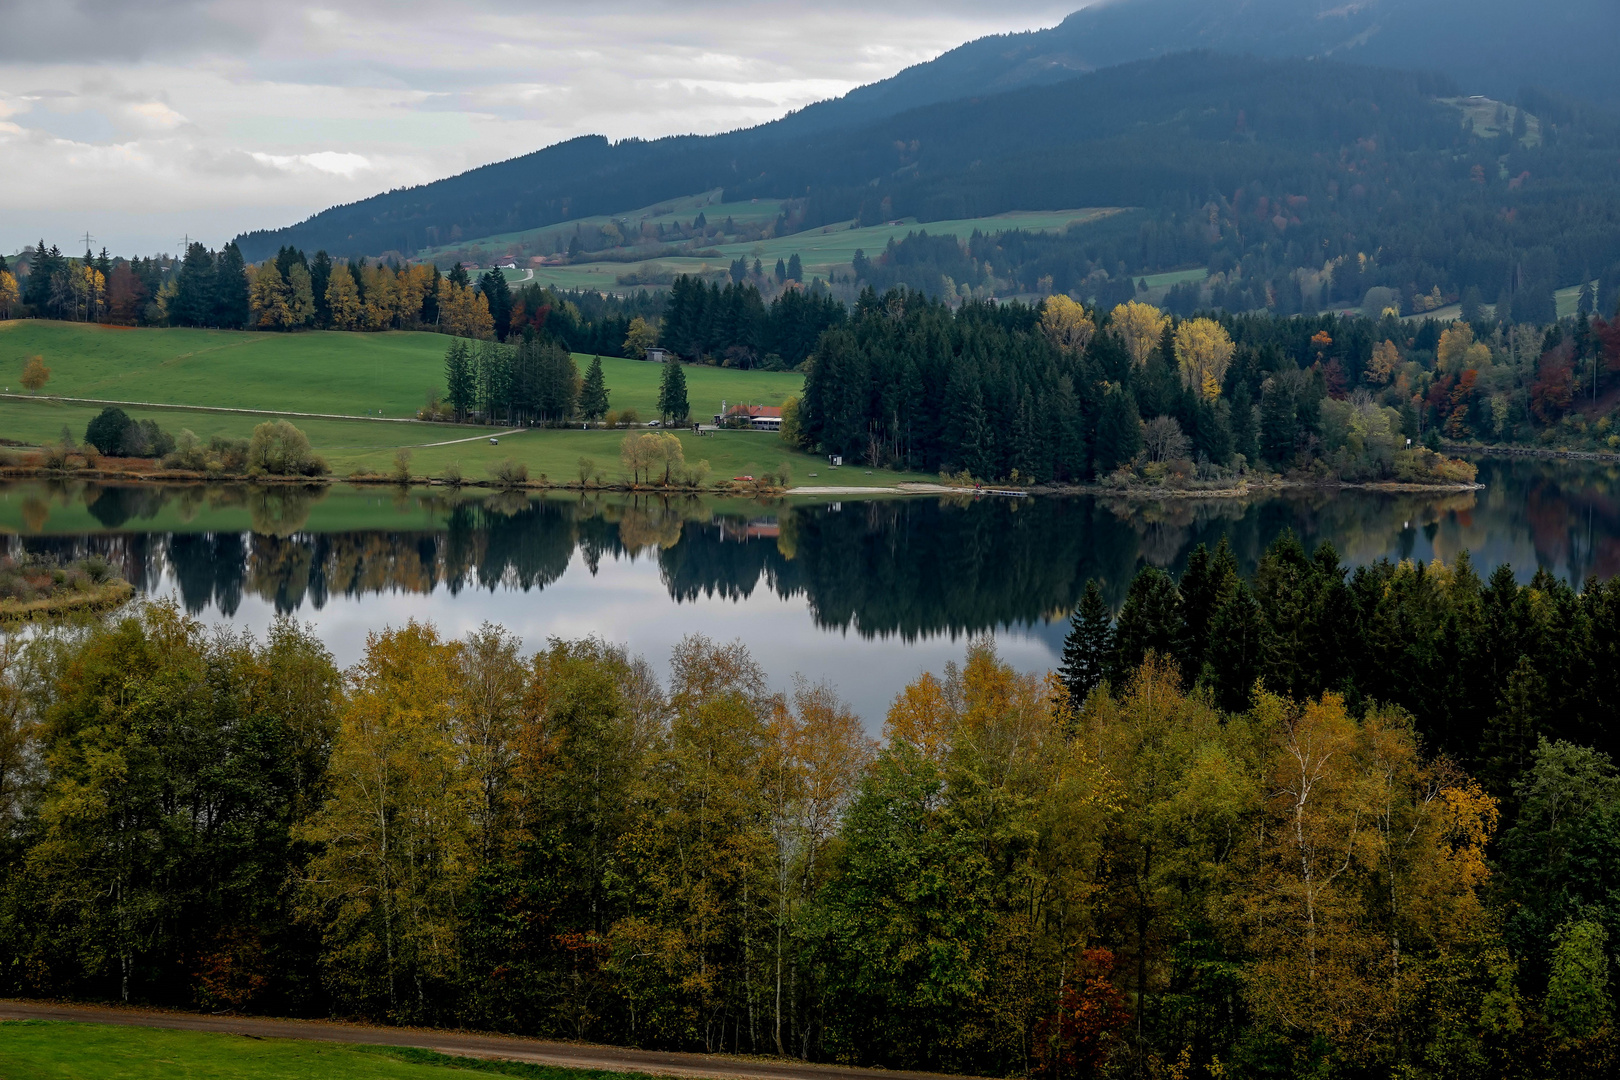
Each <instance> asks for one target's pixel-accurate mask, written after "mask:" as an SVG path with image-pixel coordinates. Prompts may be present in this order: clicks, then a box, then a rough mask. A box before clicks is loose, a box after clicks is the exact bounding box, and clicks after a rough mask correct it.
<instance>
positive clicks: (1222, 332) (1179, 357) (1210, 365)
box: [1176, 319, 1234, 401]
mask: <svg viewBox="0 0 1620 1080" xmlns="http://www.w3.org/2000/svg"><path fill="white" fill-rule="evenodd" d="M1233 351H1234V347H1233V345H1232V337H1231V335H1230V334H1228V333H1227V332H1226V327H1224V326H1222V325H1221V324H1220V323H1218V322H1216V321H1215V320H1214V319H1188V320H1187V321H1186V322H1184V323H1182V324H1181V325H1180V326H1178V327H1176V363H1177V365H1178V366H1179V367H1180V369H1181V383H1182V385H1183V386H1185V387H1187V389H1189V390H1196V391H1198V392H1199V393H1201V394H1203V395H1204V397H1205V399H1206V400H1209V401H1214V400H1215V399H1216V398H1218V397H1220V396H1221V383H1223V382H1224V381H1225V380H1226V369H1227V367H1228V366H1229V365H1230V364H1231V363H1232V353H1233Z"/></svg>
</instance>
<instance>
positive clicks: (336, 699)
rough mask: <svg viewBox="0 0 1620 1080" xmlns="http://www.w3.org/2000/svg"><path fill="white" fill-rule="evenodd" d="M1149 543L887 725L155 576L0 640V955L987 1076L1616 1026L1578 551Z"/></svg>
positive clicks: (1490, 1054) (56, 968)
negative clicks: (324, 626)
mask: <svg viewBox="0 0 1620 1080" xmlns="http://www.w3.org/2000/svg"><path fill="white" fill-rule="evenodd" d="M1156 574H1157V572H1154V571H1149V572H1146V573H1144V574H1143V575H1142V576H1141V577H1139V578H1138V579H1137V581H1136V582H1135V583H1134V584H1133V585H1132V587H1131V589H1130V593H1129V596H1128V598H1127V600H1126V602H1125V605H1124V607H1123V608H1122V609H1121V611H1120V612H1119V614H1118V617H1117V620H1116V619H1115V618H1114V617H1113V612H1112V611H1111V610H1109V609H1108V608H1107V607H1106V605H1105V606H1103V607H1101V608H1099V607H1098V605H1097V604H1096V603H1095V601H1094V599H1092V598H1089V597H1088V598H1087V599H1086V600H1084V601H1083V602H1082V605H1081V608H1080V610H1079V611H1078V612H1077V615H1076V624H1077V630H1076V632H1075V634H1074V635H1073V636H1072V638H1071V646H1072V647H1071V648H1070V649H1069V650H1068V651H1067V654H1066V656H1065V661H1066V662H1065V665H1064V668H1063V670H1062V671H1061V672H1060V673H1058V674H1054V675H1051V676H1048V677H1046V678H1041V677H1038V676H1036V675H1029V674H1021V673H1018V672H1016V671H1014V670H1012V669H1011V668H1010V667H1009V666H1008V665H1007V664H1006V663H1005V662H1003V661H1002V660H1001V659H1000V658H998V657H997V656H996V654H995V652H994V650H993V648H992V647H990V646H989V645H988V644H987V643H982V642H974V643H973V644H971V645H970V646H969V648H968V651H967V655H966V658H965V662H964V663H962V664H961V665H956V664H951V665H948V666H947V667H946V669H945V671H944V672H942V673H936V674H929V675H924V676H922V677H921V678H919V679H918V680H916V681H915V682H913V683H912V684H911V685H909V686H907V687H906V688H905V689H904V690H903V691H901V692H900V693H899V694H898V695H897V696H896V698H895V700H894V702H893V704H892V705H891V707H890V709H889V712H888V715H887V718H886V720H885V723H884V725H883V738H882V740H881V741H874V740H872V739H871V738H870V737H869V736H868V735H867V733H866V731H865V730H863V726H862V724H861V722H860V720H859V719H858V718H857V717H855V716H854V715H853V714H852V713H851V712H850V710H849V709H848V707H847V706H845V705H844V704H843V703H842V702H841V701H840V700H839V699H838V696H837V694H836V691H835V690H834V689H833V688H832V687H829V686H826V685H812V684H807V683H804V682H803V681H799V682H795V683H792V684H790V687H789V689H787V690H785V691H778V690H772V689H771V688H770V687H771V684H770V679H769V677H768V675H767V673H766V672H764V671H763V670H762V669H761V668H760V667H759V666H758V664H757V663H756V662H755V661H754V660H753V659H752V658H751V657H750V656H749V654H748V652H747V650H746V648H745V647H744V646H743V645H741V644H740V643H734V644H730V645H724V644H718V643H715V642H711V641H708V640H706V639H703V638H700V637H692V638H688V639H686V640H685V641H683V642H682V643H681V644H680V645H679V646H677V648H676V649H675V651H674V653H673V655H672V657H671V659H670V664H669V677H668V679H667V681H665V680H660V679H659V678H658V677H656V675H655V674H654V673H653V670H652V669H651V668H650V667H649V665H647V664H646V663H645V662H644V661H642V660H640V659H638V658H634V657H632V656H630V655H628V654H627V653H626V652H625V651H624V650H623V649H621V648H618V647H616V646H612V645H609V644H606V643H604V642H601V641H599V640H596V639H585V640H580V641H562V640H557V641H552V642H550V643H548V644H547V645H546V646H544V647H543V648H541V649H540V650H538V651H537V652H534V653H532V654H528V653H525V652H524V651H523V650H522V648H521V647H520V644H519V642H518V641H517V639H516V638H514V637H513V636H512V635H510V634H509V633H507V632H505V631H504V630H502V629H500V628H498V627H494V626H488V625H486V626H485V627H483V628H481V629H480V630H478V631H475V632H474V633H472V634H469V635H468V636H466V637H465V638H462V639H459V640H451V639H447V638H445V637H443V636H442V635H441V634H439V633H438V632H437V631H435V630H434V628H432V627H431V626H427V625H423V624H418V623H411V624H408V625H406V626H404V627H399V628H394V629H390V630H387V631H383V632H381V633H377V634H374V635H372V636H371V638H369V639H368V643H367V648H366V651H365V655H364V658H363V659H362V660H361V661H360V662H359V663H358V664H356V666H355V667H354V668H352V669H350V670H348V671H346V672H341V671H339V670H338V669H337V668H336V667H335V665H334V664H333V662H332V660H331V657H330V656H329V655H328V654H327V653H326V652H325V650H324V649H323V648H322V647H321V645H320V644H319V642H318V641H317V640H316V639H315V638H314V637H313V635H312V634H311V633H310V632H309V630H308V629H307V628H305V627H302V626H300V625H299V624H297V623H294V622H290V621H281V622H278V623H276V624H275V625H274V626H273V627H272V629H271V631H270V633H269V635H268V637H267V638H266V639H264V640H262V641H261V640H257V639H255V638H253V637H252V636H251V635H246V634H237V633H233V632H224V631H219V630H210V629H209V628H207V627H205V626H203V625H202V624H200V623H198V622H195V621H193V620H190V619H188V618H186V617H185V616H183V615H181V614H180V613H179V612H177V611H176V610H175V609H174V608H172V607H171V606H168V605H166V604H161V603H160V604H150V605H144V606H141V607H139V608H137V609H135V610H134V611H132V612H130V613H127V614H124V615H122V616H118V617H115V618H112V619H109V620H107V621H105V622H103V623H99V624H96V625H93V626H87V627H84V628H80V629H77V630H60V631H55V632H50V633H45V634H40V635H35V636H32V637H30V638H27V639H20V638H11V639H7V641H6V643H5V646H4V651H3V652H0V702H3V703H4V704H5V706H6V707H5V708H4V709H0V719H3V721H4V723H5V725H6V726H5V728H4V734H5V736H6V738H5V739H4V740H3V741H0V765H3V766H4V768H3V769H0V808H3V809H4V811H5V813H4V816H3V818H0V820H3V821H4V822H5V826H6V827H5V832H4V836H3V840H0V858H3V862H0V866H3V871H0V874H3V879H0V911H3V912H4V916H5V917H4V918H3V919H0V957H3V958H4V960H5V963H4V965H3V967H0V972H3V973H4V974H3V976H0V978H3V979H4V980H5V983H6V990H7V992H10V993H22V994H36V995H37V994H49V995H85V996H95V997H105V998H114V999H120V1000H127V1001H132V1002H136V1001H146V1002H159V1003H165V1004H174V1005H181V1006H190V1007H204V1008H210V1009H220V1008H230V1009H239V1010H251V1011H265V1012H275V1013H280V1014H283V1015H285V1014H289V1013H294V1014H306V1015H308V1014H313V1015H327V1014H331V1015H339V1016H357V1017H368V1018H372V1019H380V1020H385V1021H390V1022H400V1023H419V1024H447V1025H448V1024H455V1025H467V1026H475V1027H483V1028H491V1029H497V1030H507V1031H516V1032H525V1033H533V1034H541V1035H549V1036H552V1037H569V1038H584V1039H597V1040H611V1041H617V1042H625V1043H629V1044H633V1045H642V1046H659V1047H673V1048H688V1049H702V1050H709V1051H728V1052H744V1053H772V1054H787V1055H792V1056H797V1057H804V1058H808V1059H811V1060H829V1061H840V1062H848V1063H860V1064H875V1065H883V1066H888V1067H896V1068H928V1069H942V1070H953V1071H971V1072H978V1073H984V1074H992V1075H1038V1076H1050V1077H1085V1076H1115V1075H1118V1076H1124V1075H1144V1074H1146V1075H1151V1074H1154V1073H1164V1074H1168V1073H1170V1072H1172V1071H1174V1072H1177V1073H1179V1074H1180V1075H1183V1076H1210V1077H1213V1076H1220V1075H1233V1074H1237V1075H1245V1076H1251V1075H1252V1076H1279V1077H1282V1076H1306V1075H1312V1076H1322V1075H1334V1076H1338V1075H1343V1076H1361V1075H1388V1074H1391V1073H1393V1072H1405V1073H1408V1074H1411V1075H1422V1076H1436V1077H1440V1076H1456V1077H1480V1076H1485V1077H1489V1076H1512V1075H1522V1074H1524V1073H1526V1072H1529V1073H1534V1074H1537V1075H1546V1076H1572V1077H1573V1076H1582V1075H1594V1074H1596V1073H1600V1072H1602V1071H1603V1070H1604V1069H1606V1068H1608V1067H1609V1063H1610V1062H1612V1057H1613V1053H1614V1044H1613V1030H1614V1021H1615V1004H1614V998H1613V995H1612V994H1611V992H1610V990H1609V986H1608V977H1607V976H1608V972H1609V970H1610V968H1611V967H1612V964H1613V962H1614V949H1613V946H1612V944H1611V943H1612V942H1615V941H1616V940H1617V939H1616V938H1615V937H1614V934H1615V933H1616V931H1620V926H1614V925H1611V924H1612V923H1613V922H1614V916H1613V914H1612V913H1611V912H1610V911H1609V909H1608V907H1607V905H1606V902H1605V897H1606V896H1607V888H1608V886H1607V883H1606V875H1607V870H1606V869H1605V868H1606V867H1608V866H1610V865H1611V864H1612V862H1613V860H1614V859H1615V857H1616V855H1615V853H1616V851H1617V850H1620V849H1617V847H1616V844H1615V841H1614V839H1613V832H1612V827H1611V825H1612V816H1613V815H1614V814H1615V813H1616V812H1617V811H1620V777H1617V774H1616V770H1615V767H1614V764H1613V761H1612V759H1611V757H1610V756H1609V755H1608V753H1606V752H1604V750H1603V749H1602V748H1601V747H1593V746H1591V745H1589V744H1588V743H1587V742H1586V739H1587V737H1588V736H1589V735H1591V734H1593V733H1594V732H1595V733H1598V734H1599V735H1601V734H1602V732H1601V727H1602V725H1603V724H1604V723H1606V721H1607V712H1606V711H1605V710H1607V708H1608V706H1607V704H1606V703H1604V702H1602V701H1601V699H1600V698H1597V697H1592V698H1588V697H1583V696H1582V695H1584V694H1587V693H1588V692H1589V688H1590V683H1589V681H1588V680H1587V679H1586V678H1584V677H1582V676H1581V674H1580V673H1581V672H1582V671H1590V672H1591V673H1592V674H1593V675H1599V676H1600V675H1601V671H1602V670H1606V669H1605V668H1603V667H1602V665H1604V664H1606V663H1609V662H1610V661H1608V660H1607V659H1606V656H1607V654H1606V653H1605V652H1604V650H1605V649H1609V648H1610V647H1611V645H1610V644H1607V643H1609V642H1611V639H1612V640H1620V616H1617V615H1616V612H1617V611H1620V606H1617V605H1616V603H1615V596H1614V595H1613V588H1612V586H1606V585H1597V584H1596V583H1593V584H1591V585H1589V586H1588V588H1587V589H1586V590H1585V591H1584V592H1583V593H1581V594H1575V593H1574V592H1572V591H1570V590H1568V589H1567V588H1562V589H1561V588H1560V587H1558V586H1557V585H1556V583H1551V582H1548V581H1545V580H1543V579H1542V578H1540V577H1538V578H1537V579H1536V581H1534V582H1532V583H1531V584H1530V585H1528V586H1523V587H1520V586H1515V585H1512V584H1511V582H1512V573H1511V571H1508V570H1506V569H1505V568H1502V569H1499V570H1497V571H1496V572H1494V573H1493V574H1492V575H1491V576H1490V578H1489V581H1488V582H1482V581H1481V580H1480V579H1479V578H1478V577H1476V576H1475V575H1474V574H1473V572H1472V570H1471V568H1469V567H1468V566H1467V565H1466V563H1460V564H1459V565H1458V566H1456V567H1452V568H1441V567H1438V566H1435V567H1421V566H1413V565H1410V564H1401V565H1398V566H1392V565H1389V564H1384V565H1381V566H1378V567H1373V568H1370V569H1368V570H1366V571H1364V572H1358V574H1356V575H1353V576H1350V577H1348V578H1347V577H1346V575H1345V574H1344V573H1343V571H1342V569H1340V568H1339V566H1338V564H1337V561H1336V557H1335V556H1334V555H1333V553H1332V552H1331V550H1327V549H1323V550H1319V551H1317V552H1316V553H1314V554H1306V553H1305V552H1304V551H1303V550H1302V549H1300V548H1299V545H1298V544H1297V542H1295V541H1291V540H1289V539H1286V538H1285V539H1284V540H1283V541H1280V542H1279V543H1278V544H1276V545H1274V546H1273V548H1272V549H1271V550H1270V551H1269V552H1268V553H1267V555H1266V556H1265V558H1264V559H1263V560H1262V562H1261V565H1260V566H1259V567H1258V568H1257V570H1256V572H1255V573H1254V575H1253V576H1252V577H1250V578H1245V577H1243V576H1241V575H1239V574H1237V572H1236V571H1235V569H1234V568H1233V567H1232V565H1231V561H1230V558H1229V555H1228V554H1227V553H1226V552H1224V551H1222V550H1216V551H1214V552H1209V551H1200V552H1198V553H1196V554H1195V556H1194V558H1193V560H1192V561H1191V563H1190V565H1189V568H1188V571H1187V573H1186V574H1184V575H1183V577H1182V579H1181V580H1180V582H1179V583H1177V582H1174V581H1171V580H1168V579H1162V575H1158V576H1156ZM1240 609H1250V610H1252V611H1255V612H1257V613H1256V614H1254V615H1252V617H1251V616H1245V615H1242V614H1241V612H1240ZM1211 612H1213V614H1211ZM1245 620H1247V625H1250V626H1252V627H1253V633H1252V635H1250V636H1249V637H1247V638H1245V636H1244V633H1243V632H1232V631H1230V630H1229V629H1228V628H1227V624H1232V625H1234V626H1237V625H1243V624H1245ZM1211 625H1219V626H1221V627H1222V629H1221V630H1220V631H1208V628H1209V627H1210V626H1211ZM1412 628H1421V629H1420V630H1419V632H1418V633H1417V634H1416V635H1413V634H1412V633H1411V632H1410V631H1411V629H1412ZM1204 632H1208V636H1207V637H1204V638H1202V639H1200V637H1199V635H1200V633H1204ZM1246 640H1247V641H1252V643H1253V644H1254V656H1255V658H1256V659H1255V660H1254V661H1253V662H1252V663H1251V664H1250V666H1249V667H1247V668H1244V669H1241V670H1240V671H1238V672H1237V673H1236V674H1235V675H1230V677H1229V672H1230V669H1231V667H1232V664H1231V662H1230V661H1231V657H1230V656H1229V655H1228V654H1227V653H1216V652H1212V651H1211V650H1213V649H1217V648H1224V649H1227V650H1228V653H1229V652H1230V651H1231V650H1232V649H1233V648H1234V646H1233V645H1232V642H1233V641H1237V642H1239V643H1241V642H1243V641H1246ZM1200 649H1202V652H1200V651H1199V650H1200ZM1334 649H1343V650H1345V651H1346V652H1347V654H1348V657H1349V659H1347V660H1345V661H1343V662H1341V661H1339V660H1338V659H1336V658H1334V657H1333V656H1331V655H1328V654H1330V653H1331V651H1332V650H1334ZM1519 649H1522V652H1515V650H1519ZM1364 655H1370V656H1373V658H1374V659H1375V663H1376V666H1375V667H1369V668H1367V669H1363V668H1361V667H1360V666H1358V665H1359V663H1360V658H1361V657H1362V656H1364ZM1558 664H1563V665H1566V666H1565V667H1564V668H1558V667H1555V666H1554V665H1558ZM1465 665H1472V666H1465ZM1493 665H1494V666H1493ZM1583 665H1585V666H1584V667H1583ZM1194 669H1196V671H1197V674H1194V675H1191V676H1189V674H1188V673H1189V671H1192V670H1194ZM1364 670H1365V671H1369V672H1370V671H1377V672H1378V673H1380V674H1381V675H1383V676H1384V678H1382V679H1380V680H1379V681H1376V682H1374V681H1371V680H1368V681H1366V682H1362V681H1359V680H1360V677H1361V676H1362V673H1363V671H1364ZM1543 670H1546V671H1549V672H1556V673H1557V674H1556V675H1554V676H1553V677H1552V678H1551V679H1549V678H1547V677H1546V676H1541V675H1540V672H1541V671H1543ZM1469 671H1480V672H1484V673H1487V675H1486V677H1482V678H1481V679H1479V680H1478V683H1476V685H1471V686H1466V687H1464V686H1460V685H1459V686H1458V687H1456V688H1455V691H1456V693H1458V694H1460V695H1462V696H1463V697H1465V699H1466V701H1467V702H1468V703H1469V704H1468V705H1466V706H1465V707H1464V708H1465V709H1473V708H1474V703H1478V702H1484V700H1485V699H1486V698H1487V697H1488V696H1489V695H1490V694H1491V693H1492V692H1495V693H1497V694H1498V695H1499V698H1498V700H1496V701H1495V702H1494V703H1486V704H1484V705H1483V706H1481V707H1482V708H1483V713H1482V714H1480V715H1484V716H1485V717H1487V719H1486V721H1485V723H1484V725H1483V728H1482V730H1483V731H1484V732H1486V733H1487V735H1488V737H1487V738H1485V739H1483V740H1476V741H1472V742H1471V741H1470V734H1469V732H1468V731H1466V730H1465V729H1464V728H1463V727H1462V726H1461V725H1460V724H1459V723H1458V722H1457V721H1456V720H1455V719H1453V718H1452V716H1451V715H1450V714H1449V713H1448V709H1449V708H1450V706H1449V704H1448V702H1447V700H1446V699H1447V698H1448V696H1450V693H1451V691H1452V689H1453V688H1452V683H1453V682H1456V681H1458V680H1462V679H1464V678H1465V674H1466V673H1467V672H1469ZM1525 671H1529V672H1530V674H1525ZM1249 673H1254V674H1255V676H1256V678H1255V681H1253V682H1250V683H1247V684H1244V683H1242V682H1240V681H1237V680H1238V678H1239V677H1240V676H1246V675H1247V674H1249ZM1566 674H1572V677H1568V678H1566V677H1565V676H1566ZM1538 679H1539V682H1538ZM1555 681H1556V682H1562V683H1568V684H1571V685H1570V686H1568V687H1565V686H1553V685H1552V683H1553V682H1555ZM1420 683H1428V684H1430V685H1428V686H1424V687H1421V688H1419V687H1418V684H1420ZM1479 683H1482V684H1486V685H1478V684H1479ZM1533 684H1534V685H1533ZM1538 687H1539V688H1538ZM115 690H116V692H115ZM1538 695H1544V696H1538ZM1566 699H1568V700H1566ZM1403 701H1404V702H1407V703H1408V704H1403ZM1471 715H1472V714H1471Z"/></svg>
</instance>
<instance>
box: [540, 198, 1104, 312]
mask: <svg viewBox="0 0 1620 1080" xmlns="http://www.w3.org/2000/svg"><path fill="white" fill-rule="evenodd" d="M1115 212H1116V211H1113V210H1109V209H1089V210H1033V211H1015V212H1013V213H1007V214H997V215H995V216H994V217H982V218H964V219H962V220H957V221H930V222H925V223H922V224H919V223H918V222H917V221H916V220H915V219H911V218H908V219H906V220H904V221H902V222H901V223H900V224H898V225H874V226H870V227H868V228H864V229H852V228H850V227H849V225H848V224H847V223H846V224H838V225H827V226H824V227H822V228H819V229H812V230H810V231H808V232H801V233H794V234H793V235H791V236H782V237H777V238H774V239H770V240H761V241H759V242H757V243H752V244H720V245H716V246H715V248H714V250H716V251H718V252H720V256H719V257H718V258H710V259H687V258H673V259H649V260H648V261H646V262H644V263H618V262H612V263H610V262H601V263H579V264H576V265H574V266H546V267H541V268H539V269H537V270H536V271H535V272H534V275H535V276H534V280H535V281H536V282H538V283H540V284H542V285H553V286H556V287H557V288H560V289H596V290H599V291H603V292H611V291H615V290H617V291H623V290H624V289H626V288H633V286H621V285H618V284H617V281H618V278H619V276H620V275H621V274H628V273H629V272H631V271H632V270H642V271H646V270H648V269H650V268H654V267H656V268H658V269H662V270H664V271H667V272H668V273H671V274H699V275H702V274H708V273H718V272H721V271H724V270H725V269H726V268H727V267H728V266H730V264H731V260H733V259H736V258H739V257H741V258H745V259H747V260H748V261H749V262H750V264H751V263H752V262H753V261H754V260H755V259H758V260H759V261H760V262H761V263H763V264H764V265H765V266H766V268H770V267H774V266H775V265H776V260H777V259H783V260H786V259H788V258H789V257H791V256H793V255H795V254H796V255H798V256H799V259H800V261H802V262H803V264H804V271H805V274H806V275H820V276H822V277H825V276H827V274H828V273H829V272H830V271H831V270H834V269H839V270H843V269H845V268H847V267H848V266H849V264H850V262H851V260H853V259H854V258H855V252H856V251H857V250H860V251H864V252H865V253H866V254H867V255H868V256H871V257H874V258H875V257H876V256H877V255H878V254H879V253H880V252H882V250H883V249H884V247H886V246H887V245H888V243H889V241H890V240H903V239H905V237H906V234H907V233H912V232H919V231H923V230H926V231H927V232H928V234H929V235H930V236H944V235H954V236H956V237H958V238H960V239H962V240H966V239H967V238H968V237H969V236H971V235H972V233H973V230H975V229H978V230H979V231H980V232H986V233H994V232H1007V231H1009V230H1012V229H1026V230H1030V231H1033V232H1055V231H1060V230H1062V229H1066V228H1068V227H1069V226H1070V225H1075V224H1084V223H1086V222H1090V221H1096V220H1098V219H1099V218H1102V217H1105V216H1107V215H1108V214H1111V213H1115ZM718 213H719V211H718V210H716V211H715V212H714V213H713V214H711V217H713V216H715V215H717V214H718Z"/></svg>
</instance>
